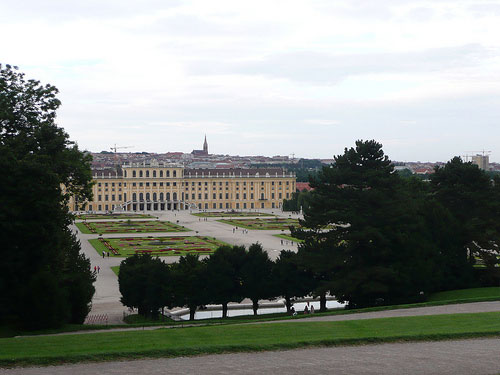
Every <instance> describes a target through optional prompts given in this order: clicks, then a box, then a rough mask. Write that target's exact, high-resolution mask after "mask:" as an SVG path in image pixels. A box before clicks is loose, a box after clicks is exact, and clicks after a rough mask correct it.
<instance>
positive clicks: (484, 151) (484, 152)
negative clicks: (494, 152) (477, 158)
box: [465, 150, 491, 156]
mask: <svg viewBox="0 0 500 375" xmlns="http://www.w3.org/2000/svg"><path fill="white" fill-rule="evenodd" d="M465 152H467V153H469V152H480V153H482V154H483V156H484V155H485V154H488V155H489V154H491V151H486V150H479V151H465ZM471 156H472V155H471Z"/></svg>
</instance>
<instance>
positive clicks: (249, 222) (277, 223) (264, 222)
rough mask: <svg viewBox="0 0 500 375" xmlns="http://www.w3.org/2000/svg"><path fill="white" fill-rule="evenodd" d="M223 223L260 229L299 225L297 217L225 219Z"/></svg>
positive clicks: (278, 228)
mask: <svg viewBox="0 0 500 375" xmlns="http://www.w3.org/2000/svg"><path fill="white" fill-rule="evenodd" d="M219 221H220V222H221V223H225V224H230V225H233V226H235V227H241V228H246V229H258V230H288V229H289V227H290V226H295V227H297V226H299V221H298V220H297V219H286V218H278V217H277V218H266V219H259V218H257V219H223V220H219Z"/></svg>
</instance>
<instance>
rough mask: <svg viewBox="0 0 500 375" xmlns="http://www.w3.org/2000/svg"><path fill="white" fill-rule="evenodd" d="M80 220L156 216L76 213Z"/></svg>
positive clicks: (147, 216) (147, 217)
mask: <svg viewBox="0 0 500 375" xmlns="http://www.w3.org/2000/svg"><path fill="white" fill-rule="evenodd" d="M76 218H77V219H80V220H95V219H152V218H154V216H151V215H145V214H126V213H121V214H80V215H76Z"/></svg>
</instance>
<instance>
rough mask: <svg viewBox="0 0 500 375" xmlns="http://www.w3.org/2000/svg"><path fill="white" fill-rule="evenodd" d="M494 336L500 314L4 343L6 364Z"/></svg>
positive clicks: (0, 355)
mask: <svg viewBox="0 0 500 375" xmlns="http://www.w3.org/2000/svg"><path fill="white" fill-rule="evenodd" d="M289 324H293V327H292V326H290V325H289ZM493 335H500V312H495V313H478V314H456V315H434V316H417V317H404V318H384V319H370V320H355V321H343V322H293V323H273V324H255V325H231V326H227V325H226V326H205V327H192V328H183V329H159V330H155V331H133V332H107V333H95V334H80V335H63V336H42V337H23V338H9V339H0V347H1V348H2V350H1V351H0V365H1V366H12V365H33V364H37V365H40V364H55V363H62V362H77V361H83V360H94V361H96V360H114V359H120V358H122V359H132V358H140V357H173V356H186V355H197V354H203V353H222V352H239V351H260V350H274V349H289V348H297V347H304V346H320V345H346V344H359V343H370V342H390V341H399V340H442V339H450V338H463V337H478V336H493Z"/></svg>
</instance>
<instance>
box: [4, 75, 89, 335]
mask: <svg viewBox="0 0 500 375" xmlns="http://www.w3.org/2000/svg"><path fill="white" fill-rule="evenodd" d="M57 93H58V90H57V89H56V88H55V87H54V86H51V85H45V86H43V85H41V84H40V83H39V82H38V81H35V80H26V79H25V78H24V74H22V73H19V72H18V71H17V68H13V67H11V66H9V65H6V66H5V68H4V67H2V66H1V65H0V168H1V169H2V173H3V177H2V179H1V180H0V207H2V209H1V210H0V233H2V242H3V246H2V247H1V257H2V262H1V263H0V324H2V323H9V324H15V325H23V326H25V327H27V328H30V329H37V328H46V327H55V326H59V325H62V324H64V323H66V322H71V323H82V322H83V319H84V318H85V315H86V314H87V312H88V309H89V303H90V300H91V297H92V295H93V293H94V288H93V286H92V283H93V281H94V280H95V277H94V275H93V274H92V273H91V272H90V263H89V261H88V260H87V259H86V258H85V257H83V256H80V255H79V249H80V245H79V243H78V241H77V239H76V237H75V236H74V235H73V234H72V232H71V231H70V230H69V228H68V225H69V224H70V223H71V222H72V217H71V215H70V213H69V211H68V209H67V203H68V200H69V198H70V196H72V195H76V196H78V197H80V200H85V199H90V198H91V185H92V184H91V171H90V160H91V157H90V156H89V155H85V154H84V153H82V152H80V151H79V150H78V147H77V146H76V145H75V144H74V143H72V142H70V141H69V137H68V135H67V134H66V133H65V132H64V130H63V129H61V128H59V127H57V125H56V124H55V117H56V110H57V108H58V107H59V105H60V101H59V100H58V99H57V98H56V94H57Z"/></svg>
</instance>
